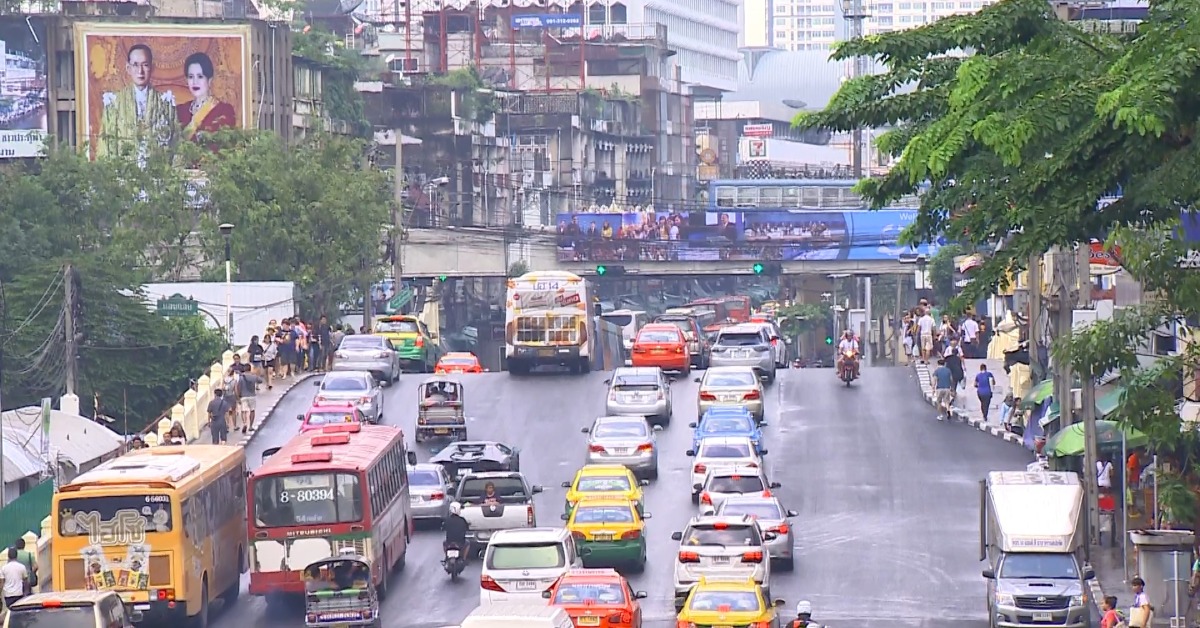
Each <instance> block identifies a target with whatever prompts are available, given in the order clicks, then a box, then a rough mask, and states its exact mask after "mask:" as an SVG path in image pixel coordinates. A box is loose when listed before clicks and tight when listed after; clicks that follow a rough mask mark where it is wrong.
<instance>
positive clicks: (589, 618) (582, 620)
mask: <svg viewBox="0 0 1200 628" xmlns="http://www.w3.org/2000/svg"><path fill="white" fill-rule="evenodd" d="M579 625H580V626H599V625H600V618H599V617H596V616H594V615H582V616H580V617H579Z"/></svg>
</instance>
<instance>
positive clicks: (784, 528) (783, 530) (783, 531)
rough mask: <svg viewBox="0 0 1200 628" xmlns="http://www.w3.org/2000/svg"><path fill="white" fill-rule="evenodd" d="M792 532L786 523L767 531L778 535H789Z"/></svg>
mask: <svg viewBox="0 0 1200 628" xmlns="http://www.w3.org/2000/svg"><path fill="white" fill-rule="evenodd" d="M790 530H791V528H790V527H788V524H786V523H785V524H782V525H778V526H775V527H774V528H771V529H770V530H767V532H775V533H776V534H787V533H788V532H789V531H790Z"/></svg>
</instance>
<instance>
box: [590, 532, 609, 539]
mask: <svg viewBox="0 0 1200 628" xmlns="http://www.w3.org/2000/svg"><path fill="white" fill-rule="evenodd" d="M592 540H595V541H611V540H613V534H612V533H611V532H597V533H595V534H593V535H592Z"/></svg>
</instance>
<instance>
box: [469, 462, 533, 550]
mask: <svg viewBox="0 0 1200 628" xmlns="http://www.w3.org/2000/svg"><path fill="white" fill-rule="evenodd" d="M489 485H491V487H492V489H493V490H492V492H491V496H489V492H488V486H489ZM541 492H542V487H540V486H533V485H531V484H529V482H528V481H527V480H526V479H525V476H524V475H521V474H520V473H517V472H515V471H496V472H487V473H468V474H467V475H466V476H464V477H463V478H462V479H461V480H460V481H459V482H458V490H457V491H456V492H455V493H454V501H457V502H458V503H460V504H462V516H463V518H464V519H466V520H467V524H468V525H470V526H471V527H470V531H468V532H467V540H468V541H469V542H470V543H471V549H472V550H475V551H478V550H481V549H483V547H484V546H486V545H487V543H488V540H490V539H491V538H492V534H493V533H495V532H496V531H497V530H514V529H517V528H533V527H536V526H537V515H536V513H535V512H534V507H533V496H534V495H537V494H538V493H541Z"/></svg>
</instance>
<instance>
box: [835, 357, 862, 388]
mask: <svg viewBox="0 0 1200 628" xmlns="http://www.w3.org/2000/svg"><path fill="white" fill-rule="evenodd" d="M856 364H858V353H857V352H855V351H843V352H842V367H841V369H840V372H839V373H838V377H840V378H841V380H842V381H843V382H846V385H847V386H849V385H850V382H852V381H854V380H855V379H857V376H856V375H855V374H854V367H855V365H856Z"/></svg>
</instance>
